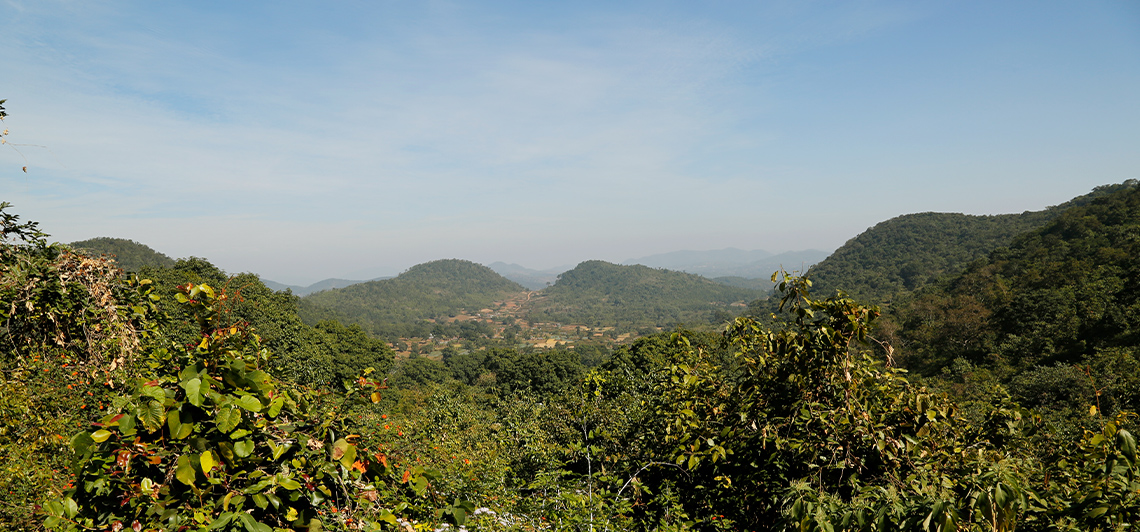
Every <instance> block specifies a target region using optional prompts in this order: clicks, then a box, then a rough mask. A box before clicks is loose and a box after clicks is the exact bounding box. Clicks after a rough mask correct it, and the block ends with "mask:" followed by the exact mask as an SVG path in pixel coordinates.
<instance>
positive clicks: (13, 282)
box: [0, 203, 154, 530]
mask: <svg viewBox="0 0 1140 532" xmlns="http://www.w3.org/2000/svg"><path fill="white" fill-rule="evenodd" d="M8 207H9V205H8V204H7V203H0V221H2V222H3V239H2V241H0V319H2V324H0V464H2V466H0V472H2V473H3V474H2V475H0V493H3V494H5V495H6V497H5V498H4V502H3V503H0V528H3V529H5V530H24V529H34V528H36V526H35V521H34V518H33V517H32V506H33V505H34V504H38V503H41V502H42V501H43V500H44V499H45V498H46V497H48V496H50V494H51V493H53V492H56V491H58V490H59V489H61V488H62V487H63V484H64V479H63V477H62V476H61V475H59V474H58V471H59V470H61V469H63V468H64V453H63V452H62V450H63V448H64V447H65V445H66V440H65V438H64V436H63V434H68V433H71V432H73V431H74V430H75V429H76V428H78V427H81V426H84V425H85V424H86V421H87V418H88V416H89V415H90V412H92V411H93V410H95V409H97V408H99V407H100V406H101V405H102V404H104V403H105V402H106V401H107V400H108V398H109V396H110V394H111V393H113V388H114V387H117V386H121V385H122V383H123V382H124V380H126V379H129V378H130V376H131V375H132V374H134V373H135V372H136V368H135V364H134V363H135V361H136V359H137V354H138V352H139V350H140V345H141V343H142V342H143V341H145V339H146V337H147V336H148V335H150V334H151V328H152V327H153V322H152V321H151V318H153V317H154V308H153V306H152V303H153V301H152V299H151V297H150V296H151V293H150V292H151V289H152V287H153V285H152V284H150V283H148V282H147V281H138V280H137V279H124V278H122V277H121V276H120V273H121V271H120V270H119V269H118V268H117V267H116V266H115V264H114V263H112V262H109V261H106V260H103V259H99V258H91V257H85V256H83V255H79V254H76V253H74V252H72V251H71V250H69V249H67V248H66V247H64V246H60V245H58V244H48V243H47V239H46V238H47V235H46V234H44V233H43V232H41V231H39V229H38V225H37V224H36V223H35V222H26V223H20V221H19V217H18V216H16V215H14V214H10V213H8V212H4V211H5V209H7V208H8Z"/></svg>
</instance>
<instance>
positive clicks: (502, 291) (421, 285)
mask: <svg viewBox="0 0 1140 532" xmlns="http://www.w3.org/2000/svg"><path fill="white" fill-rule="evenodd" d="M524 291H526V289H525V288H523V287H522V286H520V285H519V284H518V283H515V282H513V281H510V280H508V279H506V278H504V277H502V276H501V275H499V274H497V273H495V272H494V271H492V270H491V269H490V268H488V267H486V266H483V265H481V264H476V263H474V262H470V261H465V260H458V259H445V260H437V261H433V262H427V263H424V264H419V265H416V266H413V267H411V268H409V269H408V271H406V272H404V273H401V274H400V275H398V276H396V277H395V278H392V279H384V280H380V281H369V282H366V283H359V284H354V285H352V286H348V287H345V288H338V289H333V290H326V291H324V292H318V293H316V294H310V295H309V296H307V297H305V298H304V299H302V300H301V316H302V317H303V318H304V319H305V320H306V321H308V322H309V323H316V322H317V321H319V320H321V319H326V318H334V319H339V320H341V321H343V322H345V323H356V324H359V325H360V326H361V327H363V328H364V329H365V330H366V331H368V332H370V333H371V334H373V335H376V336H383V337H390V338H395V337H400V336H413V335H414V334H413V332H412V328H413V327H415V326H416V325H417V324H420V323H422V322H423V321H424V320H429V319H436V318H446V317H448V316H454V315H456V314H457V313H460V312H463V311H464V310H469V311H477V310H479V309H482V308H485V307H487V306H490V305H491V304H492V303H493V302H494V301H497V300H502V299H505V298H507V297H509V296H512V295H516V294H518V293H519V292H524ZM425 336H426V335H425Z"/></svg>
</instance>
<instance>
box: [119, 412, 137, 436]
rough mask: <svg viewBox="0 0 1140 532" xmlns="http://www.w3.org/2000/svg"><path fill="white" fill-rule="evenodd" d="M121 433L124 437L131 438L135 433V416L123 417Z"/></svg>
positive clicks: (120, 424)
mask: <svg viewBox="0 0 1140 532" xmlns="http://www.w3.org/2000/svg"><path fill="white" fill-rule="evenodd" d="M119 432H120V433H121V434H122V435H123V436H131V435H134V433H135V416H123V417H122V419H120V420H119Z"/></svg>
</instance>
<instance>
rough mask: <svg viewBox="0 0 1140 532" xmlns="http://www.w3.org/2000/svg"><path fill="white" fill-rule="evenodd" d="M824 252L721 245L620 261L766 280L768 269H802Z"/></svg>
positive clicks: (714, 275)
mask: <svg viewBox="0 0 1140 532" xmlns="http://www.w3.org/2000/svg"><path fill="white" fill-rule="evenodd" d="M827 255H828V252H826V251H820V250H817V249H807V250H803V251H786V252H783V253H778V254H773V253H771V252H768V251H765V250H762V249H756V250H750V251H746V250H741V249H736V248H725V249H718V250H708V251H691V250H685V251H673V252H670V253H661V254H657V255H649V256H647V257H641V258H639V259H629V260H626V261H625V262H623V263H622V264H626V265H630V264H640V265H643V266H649V267H651V268H666V269H669V270H677V271H683V272H687V273H695V274H697V275H702V276H704V277H708V278H710V279H714V278H717V277H740V278H743V279H769V278H770V277H771V276H772V272H774V271H776V270H779V269H780V268H783V269H786V270H788V271H793V270H796V271H806V270H807V269H808V268H809V267H811V266H812V265H813V264H815V263H817V262H819V261H821V260H823V259H824V258H826V257H827ZM769 286H770V285H769Z"/></svg>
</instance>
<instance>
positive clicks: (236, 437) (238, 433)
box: [230, 429, 250, 440]
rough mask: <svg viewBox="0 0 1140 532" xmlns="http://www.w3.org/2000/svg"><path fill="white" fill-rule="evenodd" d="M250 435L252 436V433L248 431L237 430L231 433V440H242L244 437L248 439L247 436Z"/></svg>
mask: <svg viewBox="0 0 1140 532" xmlns="http://www.w3.org/2000/svg"><path fill="white" fill-rule="evenodd" d="M249 435H250V432H249V431H248V430H245V429H237V430H235V431H233V432H231V433H230V439H232V440H240V439H242V438H244V437H246V436H249Z"/></svg>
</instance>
